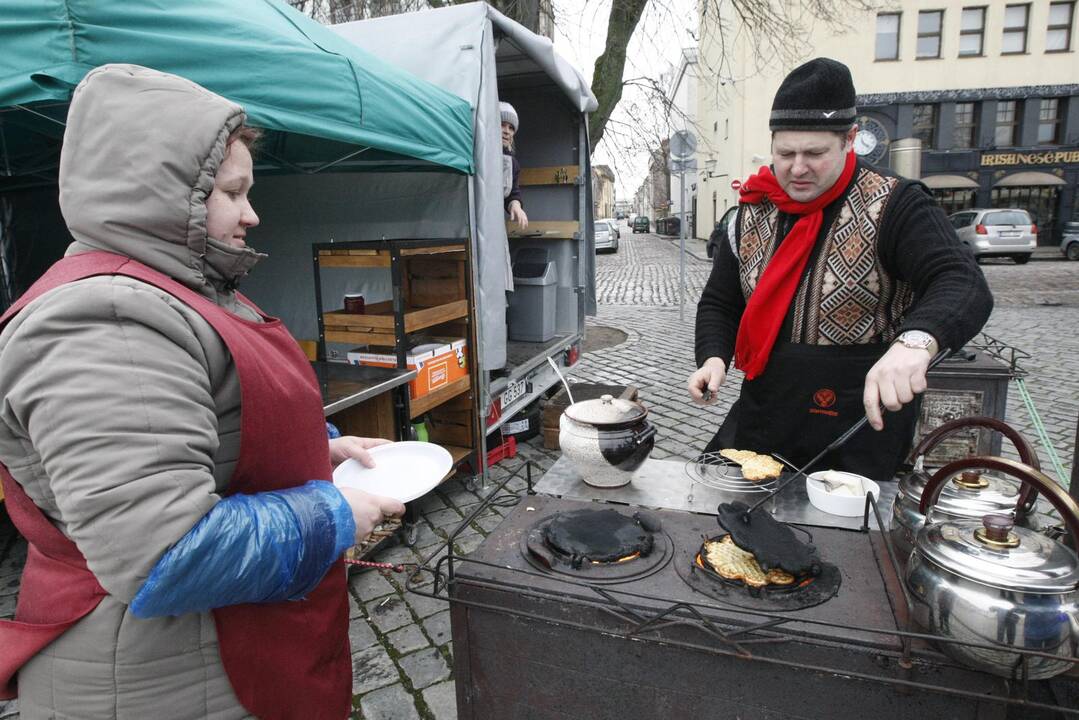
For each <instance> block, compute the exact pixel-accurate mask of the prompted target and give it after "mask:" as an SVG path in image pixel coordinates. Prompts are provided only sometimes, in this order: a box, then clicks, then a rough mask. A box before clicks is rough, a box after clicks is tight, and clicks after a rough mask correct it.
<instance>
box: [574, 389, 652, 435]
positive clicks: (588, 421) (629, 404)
mask: <svg viewBox="0 0 1079 720" xmlns="http://www.w3.org/2000/svg"><path fill="white" fill-rule="evenodd" d="M565 413H566V415H567V416H568V417H569V419H570V420H573V421H574V422H579V423H582V424H584V425H594V426H595V427H600V428H602V427H607V428H614V427H623V426H625V425H629V424H631V423H635V422H637V421H638V420H641V419H642V418H644V416H645V415H647V414H648V410H646V409H645V407H644V405H641V404H640V403H635V402H633V401H632V400H622V399H621V398H616V397H614V396H613V395H604V396H602V397H599V398H596V399H595V400H582V401H581V402H575V403H573V404H572V405H570V406H569V407H568V408H566V410H565Z"/></svg>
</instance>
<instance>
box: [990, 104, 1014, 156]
mask: <svg viewBox="0 0 1079 720" xmlns="http://www.w3.org/2000/svg"><path fill="white" fill-rule="evenodd" d="M1017 105H1018V103H1017V102H1016V101H1015V100H1001V101H1000V102H998V103H997V125H996V132H995V133H994V137H993V144H994V145H996V146H997V147H1013V146H1014V145H1015V144H1016V142H1015V138H1016V135H1017V134H1018V132H1017V131H1018V130H1019V115H1018V107H1017Z"/></svg>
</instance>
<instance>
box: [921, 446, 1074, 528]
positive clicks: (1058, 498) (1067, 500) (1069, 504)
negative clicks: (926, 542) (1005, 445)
mask: <svg viewBox="0 0 1079 720" xmlns="http://www.w3.org/2000/svg"><path fill="white" fill-rule="evenodd" d="M977 469H988V470H996V471H997V472H1000V473H1003V474H1005V475H1010V476H1011V477H1013V478H1015V479H1017V480H1019V481H1020V482H1021V483H1023V485H1024V486H1025V487H1033V488H1035V489H1036V490H1037V491H1038V492H1039V493H1041V495H1042V497H1044V498H1045V499H1046V500H1048V501H1049V503H1050V504H1051V505H1052V506H1053V507H1055V508H1056V509H1057V512H1059V513H1060V517H1061V519H1062V520H1063V521H1064V525H1065V527H1067V528H1068V532H1070V533H1071V536H1072V541H1073V542H1075V543H1079V504H1076V502H1075V499H1074V498H1072V497H1071V496H1070V495H1068V494H1067V493H1066V492H1064V489H1063V488H1061V487H1060V486H1059V485H1057V484H1056V482H1054V481H1053V479H1052V478H1050V477H1049V476H1048V475H1046V474H1045V473H1043V472H1042V471H1041V470H1037V469H1035V468H1032V467H1030V466H1029V465H1024V464H1023V463H1021V462H1016V461H1015V460H1007V459H1005V458H1001V457H993V456H985V457H971V458H964V459H962V460H955V461H953V462H950V463H948V464H947V465H945V466H944V467H942V468H940V469H939V470H937V471H936V472H935V473H934V474H933V477H931V478H929V482H927V483H926V485H925V490H924V491H923V492H922V501H921V504H920V505H919V510H920V512H921V513H922V514H923V515H924V514H925V513H926V512H927V511H928V510H929V508H931V507H932V506H933V505H934V504H936V502H937V498H938V497H940V491H941V490H942V489H943V488H944V483H945V482H946V481H947V480H949V479H950V478H952V477H954V476H955V475H956V474H957V473H959V472H962V471H963V470H977ZM1076 547H1079V545H1076Z"/></svg>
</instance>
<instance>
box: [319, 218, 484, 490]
mask: <svg viewBox="0 0 1079 720" xmlns="http://www.w3.org/2000/svg"><path fill="white" fill-rule="evenodd" d="M313 259H314V266H315V288H316V296H317V297H316V300H317V307H318V312H319V344H318V355H319V357H320V358H322V359H325V357H326V343H327V342H334V343H344V344H349V345H372V346H376V347H379V348H388V349H391V351H392V352H394V353H395V354H396V356H397V364H398V367H402V368H403V367H405V360H406V354H407V349H408V347H409V335H411V334H414V333H419V332H422V331H430V332H429V333H427V334H430V335H436V336H445V335H451V336H455V337H464V338H466V340H467V346H468V356H469V358H470V360H469V362H470V364H469V374H468V375H467V376H465V377H463V378H460V379H458V380H455V381H453V382H451V383H449V384H448V385H446V386H444V387H441V388H438V389H437V390H434V391H432V392H430V393H428V394H427V395H424V396H423V397H419V398H416V399H410V397H409V391H408V388H407V386H404V387H402V388H401V389H400V391H399V392H398V394H397V400H396V402H395V404H396V406H397V413H396V414H397V426H398V427H397V435H398V437H400V438H408V437H409V435H408V433H410V432H411V425H412V423H413V422H414V421H416V420H418V419H419V418H421V417H426V418H427V421H428V422H427V424H428V439H429V440H430V441H431V442H434V443H438V444H439V445H442V446H443V447H445V448H446V449H447V450H448V451H449V452H450V456H451V457H452V458H453V465H454V468H456V467H457V465H459V464H460V463H461V462H462V461H464V460H466V459H468V458H471V457H473V456H474V455H475V454H476V452H477V448H478V447H480V442H481V440H482V435H481V434H480V433H482V432H483V428H482V427H481V425H480V422H481V421H482V420H483V418H481V417H479V410H478V408H477V407H476V393H475V392H473V390H474V387H475V382H476V369H475V368H476V364H475V357H476V353H477V352H478V348H477V347H476V334H475V320H474V318H475V312H474V301H473V294H472V290H471V268H470V260H471V258H470V253H469V249H468V240H466V239H453V240H442V241H437V240H430V241H413V240H382V241H377V242H372V243H363V242H357V243H348V244H341V243H338V244H336V245H335V246H327V245H326V244H321V245H316V246H315V247H314V258H313ZM358 268H386V269H387V270H388V271H389V273H390V278H391V284H392V286H393V294H394V297H395V298H396V301H394V300H390V301H386V302H378V303H369V304H368V305H367V306H366V307H365V309H364V310H365V312H364V314H362V315H360V314H352V313H346V312H345V311H344V310H343V309H339V308H330V309H327V308H326V306H325V304H324V302H323V297H322V293H321V287H322V285H321V279H320V277H321V276H320V273H321V272H322V271H323V270H326V269H334V271H335V272H341V271H347V270H349V269H358ZM338 302H339V301H338ZM451 474H452V472H451Z"/></svg>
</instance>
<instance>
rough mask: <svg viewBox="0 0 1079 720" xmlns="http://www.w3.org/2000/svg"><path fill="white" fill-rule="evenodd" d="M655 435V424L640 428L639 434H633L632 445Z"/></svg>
mask: <svg viewBox="0 0 1079 720" xmlns="http://www.w3.org/2000/svg"><path fill="white" fill-rule="evenodd" d="M655 436H656V426H655V425H649V426H648V427H647V428H645V429H644V430H642V431H641V432H640V433H639V434H638V433H634V434H633V444H634V445H640V444H641V443H643V442H647V441H648V440H650V439H652V438H654V437H655Z"/></svg>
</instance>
